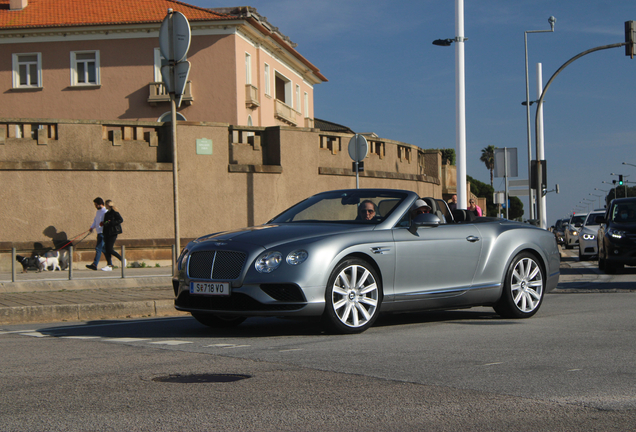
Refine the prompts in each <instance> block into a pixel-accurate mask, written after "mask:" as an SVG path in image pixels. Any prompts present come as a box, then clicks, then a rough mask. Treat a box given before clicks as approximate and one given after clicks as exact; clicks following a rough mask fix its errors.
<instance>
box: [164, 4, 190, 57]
mask: <svg viewBox="0 0 636 432" xmlns="http://www.w3.org/2000/svg"><path fill="white" fill-rule="evenodd" d="M170 20H172V25H170ZM171 30H172V33H170V32H171ZM191 37H192V32H191V30H190V23H189V22H188V19H187V18H186V17H185V15H183V14H182V13H181V12H173V13H168V15H167V16H166V17H165V18H164V19H163V22H162V23H161V28H160V29H159V49H160V50H161V55H163V56H164V57H165V58H166V59H168V60H169V61H172V62H175V63H179V62H181V61H183V60H184V59H185V57H186V55H187V54H188V50H189V49H190V40H191ZM171 42H172V47H171V46H170V44H171ZM171 48H172V49H171Z"/></svg>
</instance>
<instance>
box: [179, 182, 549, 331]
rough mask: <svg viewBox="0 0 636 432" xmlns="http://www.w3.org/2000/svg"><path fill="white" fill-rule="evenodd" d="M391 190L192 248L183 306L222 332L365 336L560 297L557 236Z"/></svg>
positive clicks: (517, 309)
mask: <svg viewBox="0 0 636 432" xmlns="http://www.w3.org/2000/svg"><path fill="white" fill-rule="evenodd" d="M422 199H423V200H424V201H425V202H426V203H427V204H428V206H429V207H430V212H429V213H421V212H422V211H425V210H423V209H425V207H423V206H421V205H419V210H418V209H416V208H415V207H416V201H417V202H418V204H421V201H419V200H420V197H418V195H417V194H416V193H414V192H411V191H405V190H391V189H347V190H337V191H330V192H323V193H320V194H317V195H314V196H312V197H310V198H307V199H306V200H304V201H302V202H300V203H298V204H296V205H295V206H293V207H291V208H289V209H288V210H285V211H284V212H282V213H281V214H279V215H278V216H276V217H274V218H273V219H272V220H270V221H269V222H267V223H265V224H263V225H260V226H255V227H251V228H245V229H239V230H235V231H227V232H219V233H214V234H209V235H206V236H203V237H200V238H198V239H196V240H194V241H192V242H190V243H189V244H188V245H187V246H186V247H185V248H184V249H183V251H182V252H181V255H180V256H179V258H178V262H177V270H176V273H175V275H174V278H173V287H174V293H175V307H176V308H177V309H178V310H181V311H187V312H190V313H191V314H192V315H193V316H194V318H196V319H197V320H198V321H199V322H200V323H202V324H204V325H208V326H212V327H219V326H235V325H239V324H240V323H241V322H243V320H245V319H246V318H248V317H254V316H272V317H299V318H300V317H319V318H320V319H321V320H322V323H323V324H324V326H325V327H327V328H328V329H329V330H331V331H333V332H337V333H359V332H362V331H364V330H366V329H367V328H369V327H370V326H372V325H373V323H374V322H375V320H376V318H377V317H378V314H379V313H380V312H405V311H419V310H426V309H452V308H468V307H471V306H492V307H493V308H494V309H495V311H496V312H497V313H498V314H500V315H501V316H503V317H506V318H527V317H531V316H532V315H534V314H535V313H536V312H537V310H538V309H539V307H540V305H541V303H542V301H543V298H544V294H545V293H546V292H548V291H550V290H552V289H553V288H555V287H556V286H557V283H558V280H559V265H560V256H559V250H558V247H557V244H556V241H555V238H554V235H553V234H551V233H549V232H548V231H546V230H543V229H540V228H537V227H535V226H532V225H528V224H522V223H517V222H511V221H507V220H504V219H497V218H486V217H483V218H476V219H474V220H473V216H472V214H471V213H470V212H467V211H465V210H454V211H453V212H450V211H449V209H448V207H447V205H446V203H445V202H444V201H443V200H437V199H433V198H422Z"/></svg>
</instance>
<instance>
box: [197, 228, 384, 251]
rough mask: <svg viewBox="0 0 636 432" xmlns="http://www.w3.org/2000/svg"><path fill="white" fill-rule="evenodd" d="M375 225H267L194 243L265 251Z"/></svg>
mask: <svg viewBox="0 0 636 432" xmlns="http://www.w3.org/2000/svg"><path fill="white" fill-rule="evenodd" d="M374 228H375V225H353V224H352V225H344V224H329V223H320V224H317V223H290V224H265V225H259V226H255V227H249V228H242V229H238V230H235V231H224V232H220V233H215V234H209V235H206V236H203V237H199V238H198V239H196V240H194V241H193V243H196V244H198V245H205V244H207V243H210V244H216V243H242V244H251V245H256V246H261V247H263V248H265V249H269V248H271V247H275V246H277V245H279V244H283V243H291V242H295V241H300V240H310V239H315V238H320V237H326V236H331V235H334V234H342V233H351V232H359V231H371V230H373V229H374Z"/></svg>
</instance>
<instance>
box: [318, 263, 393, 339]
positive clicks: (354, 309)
mask: <svg viewBox="0 0 636 432" xmlns="http://www.w3.org/2000/svg"><path fill="white" fill-rule="evenodd" d="M352 282H353V283H352ZM381 304H382V282H381V281H380V278H379V277H378V274H377V272H376V271H375V269H374V268H373V266H372V265H370V264H369V263H368V262H366V261H364V260H361V259H358V258H349V259H345V260H343V261H341V262H340V263H339V264H338V265H337V266H336V268H335V269H334V270H333V272H332V273H331V276H330V277H329V282H328V283H327V288H326V289H325V311H324V313H323V316H322V320H323V324H324V325H325V327H327V329H328V330H331V331H333V332H335V333H341V334H353V333H361V332H363V331H365V330H366V329H368V328H369V327H371V326H372V325H373V323H374V322H375V320H376V319H377V318H378V314H379V312H380V305H381Z"/></svg>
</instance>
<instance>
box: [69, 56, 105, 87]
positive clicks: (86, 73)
mask: <svg viewBox="0 0 636 432" xmlns="http://www.w3.org/2000/svg"><path fill="white" fill-rule="evenodd" d="M99 84H100V79H99V51H73V52H71V85H99Z"/></svg>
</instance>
